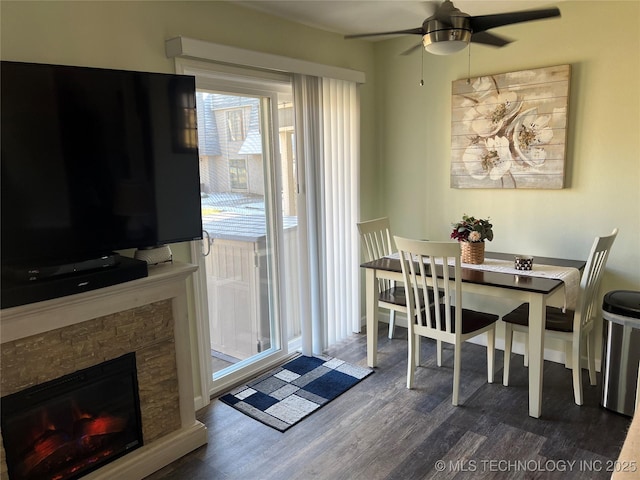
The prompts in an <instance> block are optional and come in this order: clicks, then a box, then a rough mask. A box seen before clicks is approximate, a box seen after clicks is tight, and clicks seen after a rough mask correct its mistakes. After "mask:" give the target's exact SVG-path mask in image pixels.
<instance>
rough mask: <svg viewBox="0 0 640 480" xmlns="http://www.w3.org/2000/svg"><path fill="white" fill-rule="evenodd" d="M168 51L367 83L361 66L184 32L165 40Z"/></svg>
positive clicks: (192, 56) (183, 55)
mask: <svg viewBox="0 0 640 480" xmlns="http://www.w3.org/2000/svg"><path fill="white" fill-rule="evenodd" d="M165 52H166V55H167V57H168V58H174V57H190V58H195V59H200V60H210V61H215V62H222V63H228V64H232V65H244V66H248V67H254V68H262V69H266V70H272V71H277V72H287V73H300V74H303V75H312V76H315V77H323V78H335V79H338V80H348V81H351V82H355V83H359V84H360V83H365V74H364V72H360V71H358V70H351V69H348V68H342V67H335V66H332V65H324V64H321V63H315V62H309V61H306V60H299V59H297V58H291V57H284V56H282V55H274V54H271V53H263V52H255V51H253V50H246V49H243V48H238V47H230V46H228V45H221V44H218V43H212V42H207V41H204V40H196V39H193V38H187V37H182V36H180V37H175V38H170V39H169V40H167V41H166V42H165Z"/></svg>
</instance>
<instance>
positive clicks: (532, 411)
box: [529, 295, 546, 418]
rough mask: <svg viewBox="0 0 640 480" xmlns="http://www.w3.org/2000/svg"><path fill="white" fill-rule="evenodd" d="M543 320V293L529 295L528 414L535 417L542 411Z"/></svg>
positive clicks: (544, 319) (544, 316) (544, 300)
mask: <svg viewBox="0 0 640 480" xmlns="http://www.w3.org/2000/svg"><path fill="white" fill-rule="evenodd" d="M545 321H546V299H545V297H544V295H531V298H530V299H529V415H530V416H532V417H535V418H539V417H540V415H541V413H542V377H543V373H542V372H543V367H544V325H545Z"/></svg>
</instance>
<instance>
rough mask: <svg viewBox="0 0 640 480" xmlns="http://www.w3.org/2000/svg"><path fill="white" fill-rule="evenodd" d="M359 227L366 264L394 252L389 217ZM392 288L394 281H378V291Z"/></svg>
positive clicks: (367, 222) (369, 221) (361, 223)
mask: <svg viewBox="0 0 640 480" xmlns="http://www.w3.org/2000/svg"><path fill="white" fill-rule="evenodd" d="M357 225H358V232H359V233H360V239H361V241H362V247H363V248H362V253H363V256H364V259H365V262H371V261H373V260H377V259H378V258H382V257H384V256H387V255H391V254H392V253H393V252H394V247H393V244H392V242H391V228H390V225H389V219H388V218H387V217H383V218H376V219H374V220H368V221H366V222H360V223H358V224H357ZM391 286H393V282H392V281H390V280H386V279H378V291H384V290H388V289H389V288H391Z"/></svg>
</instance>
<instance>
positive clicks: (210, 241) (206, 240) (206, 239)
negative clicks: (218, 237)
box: [202, 230, 213, 257]
mask: <svg viewBox="0 0 640 480" xmlns="http://www.w3.org/2000/svg"><path fill="white" fill-rule="evenodd" d="M202 241H203V242H204V243H205V244H206V245H207V250H206V252H205V251H204V249H203V250H202V256H203V257H207V256H209V254H210V253H211V245H212V244H213V238H211V235H209V232H207V231H206V230H202Z"/></svg>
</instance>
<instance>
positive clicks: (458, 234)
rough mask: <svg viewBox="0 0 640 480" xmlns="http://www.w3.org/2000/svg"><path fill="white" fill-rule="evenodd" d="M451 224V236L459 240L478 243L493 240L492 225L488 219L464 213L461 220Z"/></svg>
mask: <svg viewBox="0 0 640 480" xmlns="http://www.w3.org/2000/svg"><path fill="white" fill-rule="evenodd" d="M451 225H452V226H453V231H452V232H451V238H453V239H455V240H458V241H459V242H470V243H478V242H484V241H485V240H489V241H491V240H493V225H492V224H491V222H489V219H486V220H484V219H477V218H475V217H470V216H468V215H467V214H466V213H465V214H464V215H463V216H462V220H461V221H459V222H457V223H452V224H451Z"/></svg>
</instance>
